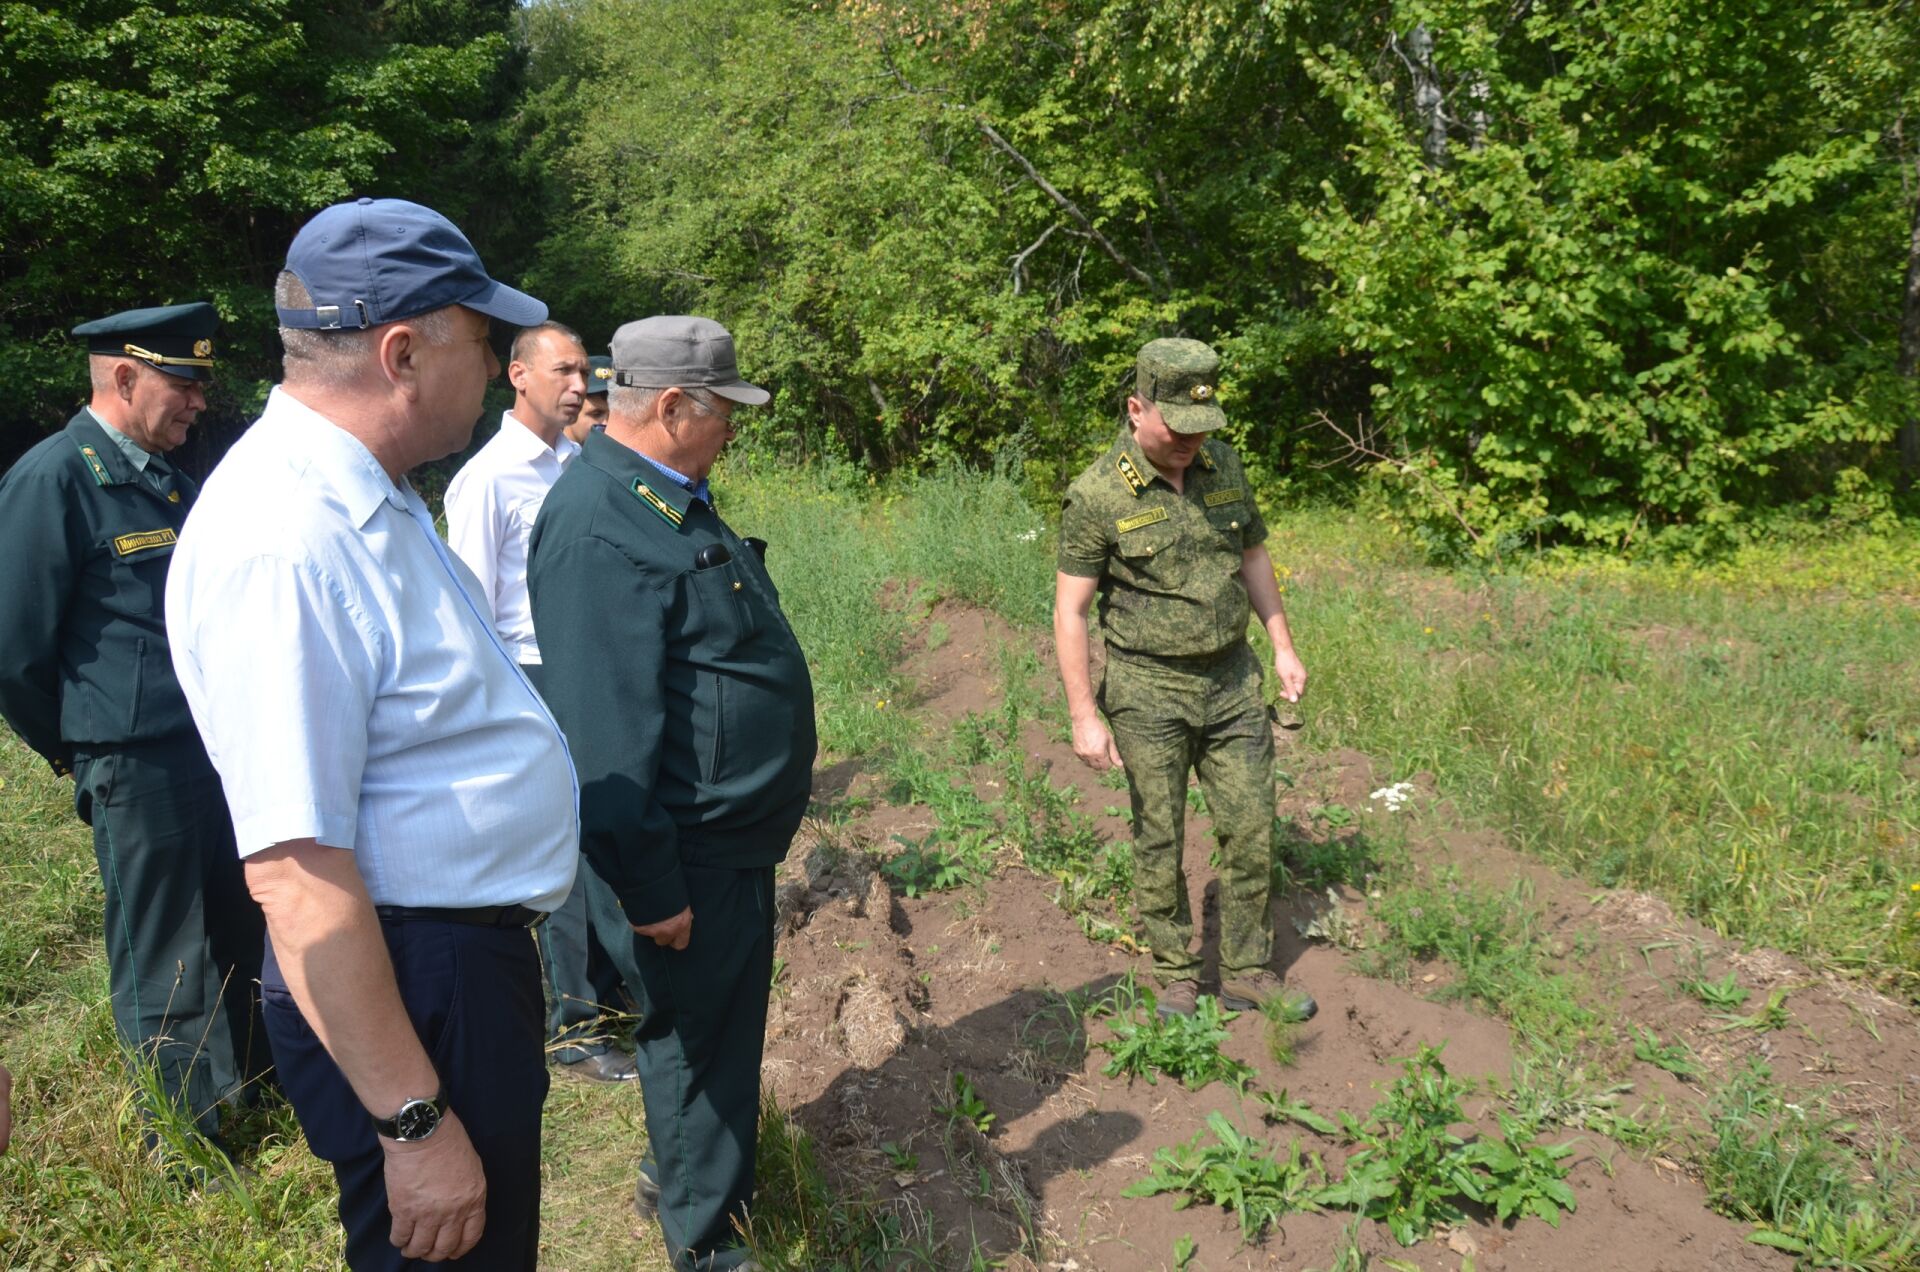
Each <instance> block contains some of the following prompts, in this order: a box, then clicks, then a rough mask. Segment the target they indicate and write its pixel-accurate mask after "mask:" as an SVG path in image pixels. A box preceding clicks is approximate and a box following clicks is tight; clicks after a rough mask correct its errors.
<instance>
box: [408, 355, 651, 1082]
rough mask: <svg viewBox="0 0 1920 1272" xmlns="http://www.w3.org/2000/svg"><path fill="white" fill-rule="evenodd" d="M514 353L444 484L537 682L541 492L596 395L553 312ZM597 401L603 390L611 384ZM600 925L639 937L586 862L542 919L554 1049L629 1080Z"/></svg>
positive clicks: (572, 1066)
mask: <svg viewBox="0 0 1920 1272" xmlns="http://www.w3.org/2000/svg"><path fill="white" fill-rule="evenodd" d="M512 359H513V360H512V361H511V362H509V363H508V364H507V381H508V382H509V383H510V384H512V385H513V409H511V410H509V411H505V412H502V414H501V416H500V430H499V431H498V432H497V433H495V434H494V435H493V437H492V438H490V439H489V440H488V441H487V444H486V445H485V446H482V447H481V448H480V449H479V450H478V451H477V452H475V453H474V456H473V458H472V459H469V460H468V461H467V462H466V464H465V465H464V466H462V467H461V469H460V471H459V472H457V473H455V474H454V476H453V480H452V481H451V482H449V483H448V484H447V498H446V510H447V546H448V547H450V548H452V549H453V554H454V555H455V556H457V557H459V558H460V560H461V561H462V562H463V563H464V564H465V565H466V567H467V568H468V569H470V570H472V571H473V573H474V577H475V578H477V579H479V580H480V593H481V596H482V597H483V598H485V600H486V602H487V612H488V613H489V614H491V615H492V616H493V628H494V631H495V632H497V633H498V634H499V636H500V643H501V644H503V645H505V646H506V647H507V648H508V649H509V650H510V651H512V653H513V655H514V657H515V658H516V659H517V660H518V661H519V663H520V671H521V673H522V674H524V675H525V676H526V677H527V679H528V680H530V681H532V682H533V687H534V688H535V689H539V688H540V687H541V675H542V672H543V670H544V669H543V667H542V665H541V662H540V646H539V644H538V642H536V641H535V640H534V636H533V610H532V608H531V607H530V606H529V605H528V602H527V545H528V541H529V540H530V539H531V538H532V537H533V522H534V518H535V517H537V516H538V515H539V513H540V504H541V502H542V501H543V500H545V499H546V497H547V492H548V491H549V490H551V489H553V483H554V482H556V481H558V480H560V474H561V472H562V471H564V470H565V468H566V466H567V465H568V464H570V463H572V462H573V460H574V457H575V456H577V455H578V454H579V453H580V446H579V444H578V443H577V442H575V441H574V440H573V438H572V435H571V433H570V432H569V430H570V429H571V428H572V427H573V426H574V422H575V420H576V418H577V416H578V415H579V414H580V413H581V411H582V410H583V409H584V408H583V403H584V402H586V401H587V400H588V399H587V397H586V393H587V389H588V386H589V383H590V379H591V377H590V376H589V375H588V365H587V351H586V348H585V346H583V345H582V344H581V343H580V337H579V336H578V335H576V334H575V333H574V332H573V330H572V329H571V328H569V327H565V326H562V325H561V324H560V323H557V322H554V321H552V320H551V319H549V320H548V321H546V322H544V323H541V324H540V325H538V326H535V327H523V328H522V329H521V330H520V333H519V334H518V335H516V336H515V337H514V338H513V351H512ZM602 383H604V381H602ZM600 401H601V402H602V403H603V404H604V403H605V401H606V398H605V395H604V391H603V393H602V396H601V399H600ZM596 928H599V929H603V930H606V931H608V932H609V933H610V934H611V935H610V938H609V939H612V940H614V941H616V942H618V943H619V944H621V945H625V944H631V942H630V941H628V940H627V939H626V936H625V934H626V931H627V924H626V920H625V918H624V917H623V916H622V915H621V913H620V903H619V902H618V901H616V900H614V898H613V894H612V893H611V892H609V891H607V888H606V885H605V884H603V883H601V882H600V881H599V879H598V878H597V877H595V875H594V873H593V871H592V869H591V868H585V869H581V870H579V871H578V872H577V873H576V874H575V876H574V880H573V891H572V892H571V893H569V894H568V895H567V899H566V901H565V902H563V903H562V904H561V906H560V908H559V909H557V910H555V911H554V912H553V913H552V914H551V915H549V916H548V917H547V921H546V922H545V923H542V924H541V925H540V927H539V929H538V931H539V939H540V961H541V964H542V966H543V968H544V969H545V971H546V975H547V988H548V989H549V990H550V991H551V995H552V1001H551V1006H550V1007H549V1008H548V1010H547V1043H548V1051H549V1054H550V1055H551V1056H552V1058H553V1061H554V1063H555V1064H557V1065H559V1066H560V1070H561V1072H563V1073H566V1074H568V1075H569V1076H571V1077H576V1078H584V1079H587V1080H590V1081H595V1082H626V1081H631V1080H632V1079H634V1078H637V1077H639V1076H640V1075H639V1071H638V1070H636V1069H635V1068H634V1066H633V1058H632V1057H631V1056H629V1055H627V1054H626V1052H624V1051H621V1050H619V1049H618V1048H615V1047H613V1046H610V1045H609V1039H608V1038H607V1036H606V1030H605V1028H604V1025H603V1022H604V1021H605V1020H606V1019H607V1018H608V1017H610V1016H618V1015H620V1014H621V1013H622V1012H624V1011H625V1010H626V1008H625V1005H624V1003H623V1001H622V1000H623V997H624V995H623V989H622V972H621V970H620V968H619V967H617V966H616V965H615V964H614V962H613V961H612V958H611V957H610V956H609V955H608V953H607V951H606V950H605V949H604V948H603V947H602V943H601V940H600V938H599V937H598V936H596V935H595V929H596Z"/></svg>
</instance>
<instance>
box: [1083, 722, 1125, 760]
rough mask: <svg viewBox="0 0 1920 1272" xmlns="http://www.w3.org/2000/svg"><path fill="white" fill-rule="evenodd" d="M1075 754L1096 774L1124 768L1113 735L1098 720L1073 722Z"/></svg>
mask: <svg viewBox="0 0 1920 1272" xmlns="http://www.w3.org/2000/svg"><path fill="white" fill-rule="evenodd" d="M1073 753H1074V754H1075V755H1077V756H1079V757H1080V759H1081V761H1082V762H1083V763H1085V764H1087V765H1089V766H1091V767H1092V768H1093V770H1094V771H1095V772H1105V771H1106V770H1107V769H1110V768H1120V767H1122V766H1121V763H1120V748H1119V747H1117V746H1115V745H1114V744H1113V734H1111V733H1109V732H1107V726H1106V725H1104V724H1102V723H1100V721H1099V720H1097V719H1094V720H1075V721H1074V722H1073Z"/></svg>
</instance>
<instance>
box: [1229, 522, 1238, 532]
mask: <svg viewBox="0 0 1920 1272" xmlns="http://www.w3.org/2000/svg"><path fill="white" fill-rule="evenodd" d="M1239 528H1240V523H1239V522H1238V521H1229V522H1228V523H1227V529H1229V530H1238V529H1239Z"/></svg>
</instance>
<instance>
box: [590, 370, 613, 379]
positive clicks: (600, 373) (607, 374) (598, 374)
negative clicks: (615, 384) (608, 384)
mask: <svg viewBox="0 0 1920 1272" xmlns="http://www.w3.org/2000/svg"><path fill="white" fill-rule="evenodd" d="M593 378H594V379H596V380H611V379H613V368H612V367H595V368H594V369H593Z"/></svg>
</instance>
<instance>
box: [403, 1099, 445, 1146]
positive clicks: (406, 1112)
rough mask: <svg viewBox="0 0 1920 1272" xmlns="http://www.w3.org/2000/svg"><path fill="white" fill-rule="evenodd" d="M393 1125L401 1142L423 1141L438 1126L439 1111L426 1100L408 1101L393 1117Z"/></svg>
mask: <svg viewBox="0 0 1920 1272" xmlns="http://www.w3.org/2000/svg"><path fill="white" fill-rule="evenodd" d="M393 1123H394V1127H395V1129H397V1130H398V1131H399V1132H400V1134H399V1135H398V1136H396V1138H398V1139H403V1140H417V1139H425V1138H426V1137H427V1136H429V1135H431V1134H433V1132H434V1128H435V1127H437V1126H439V1125H440V1110H439V1109H436V1108H435V1107H433V1105H432V1103H431V1102H429V1101H427V1100H408V1101H407V1102H406V1103H405V1104H403V1105H401V1106H400V1111H399V1112H398V1113H397V1114H395V1115H394V1118H393Z"/></svg>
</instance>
